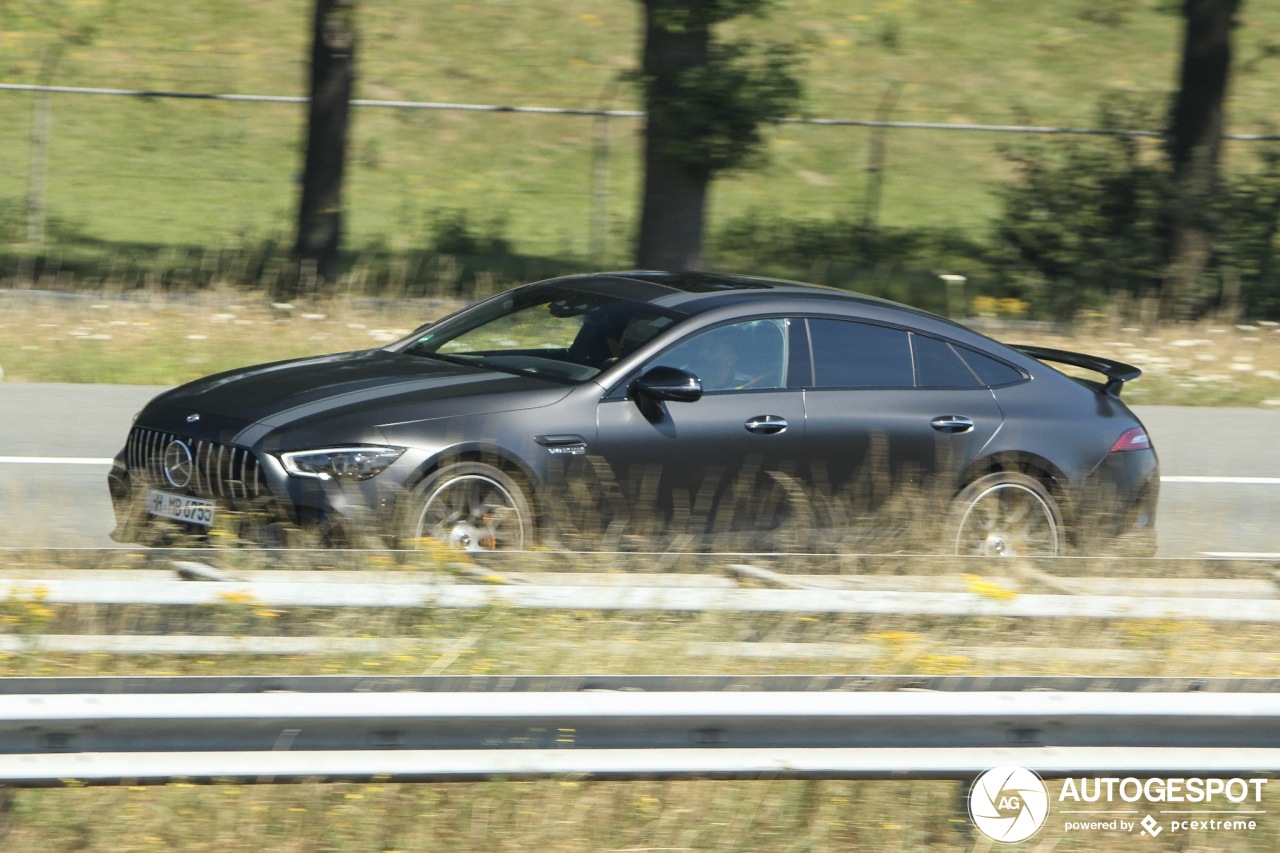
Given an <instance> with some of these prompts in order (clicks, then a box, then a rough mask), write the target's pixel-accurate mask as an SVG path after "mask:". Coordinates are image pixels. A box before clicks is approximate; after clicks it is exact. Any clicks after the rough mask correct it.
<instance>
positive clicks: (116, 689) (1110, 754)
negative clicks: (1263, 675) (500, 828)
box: [0, 676, 1280, 786]
mask: <svg viewBox="0 0 1280 853" xmlns="http://www.w3.org/2000/svg"><path fill="white" fill-rule="evenodd" d="M998 764H1018V765H1021V766H1027V767H1034V768H1035V769H1036V770H1037V772H1040V773H1041V774H1042V775H1045V776H1051V777H1052V776H1067V775H1077V774H1088V773H1093V772H1104V771H1105V772H1109V773H1116V772H1120V773H1128V774H1135V775H1143V774H1146V775H1153V774H1170V773H1182V772H1188V773H1196V774H1199V775H1214V774H1221V775H1227V774H1232V775H1234V774H1251V775H1259V774H1263V775H1266V774H1268V773H1269V772H1270V771H1272V770H1274V769H1276V768H1280V680H1276V679H1080V678H967V677H965V678H958V677H933V678H909V677H886V678H875V677H865V678H864V677H855V676H839V677H793V676H777V677H761V678H732V677H725V678H717V677H656V676H654V677H644V676H641V677H625V676H617V677H585V676H584V677H502V676H488V677H483V676H482V677H406V678H377V679H369V678H356V677H313V678H307V677H284V678H275V677H256V678H243V677H229V678H213V677H201V678H66V679H63V678H52V679H28V678H18V679H6V680H4V681H0V784H5V785H14V786H49V785H60V784H146V783H156V782H164V781H171V780H174V779H183V780H187V781H193V782H220V781H228V782H229V781H235V782H246V783H247V782H283V781H289V780H298V779H307V780H310V781H339V780H366V779H373V778H376V779H380V780H386V781H392V780H395V781H436V780H469V779H482V778H488V777H491V776H494V775H500V776H504V777H519V778H523V777H535V776H555V775H562V774H571V775H574V776H576V777H581V776H586V777H592V778H610V779H632V778H655V777H656V778H666V777H688V776H693V777H715V778H761V777H767V778H869V779H875V778H954V779H968V778H972V777H973V776H975V775H976V774H978V773H980V772H982V771H983V770H985V769H987V768H989V767H992V766H995V765H998Z"/></svg>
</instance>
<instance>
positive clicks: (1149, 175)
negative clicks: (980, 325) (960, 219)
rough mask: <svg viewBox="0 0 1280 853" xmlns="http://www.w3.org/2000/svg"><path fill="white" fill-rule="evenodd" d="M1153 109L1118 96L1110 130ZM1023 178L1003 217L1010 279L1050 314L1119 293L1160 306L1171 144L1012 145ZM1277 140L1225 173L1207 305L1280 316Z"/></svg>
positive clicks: (1207, 213)
mask: <svg viewBox="0 0 1280 853" xmlns="http://www.w3.org/2000/svg"><path fill="white" fill-rule="evenodd" d="M1150 115H1151V111H1150V110H1145V111H1144V110H1140V109H1139V110H1137V111H1135V110H1134V109H1133V107H1132V105H1125V104H1119V103H1113V104H1109V105H1108V106H1106V107H1105V108H1104V110H1103V116H1102V124H1103V126H1104V127H1107V128H1111V129H1113V130H1118V129H1119V128H1121V127H1135V126H1141V124H1142V123H1143V122H1144V121H1147V120H1149V117H1150ZM1006 154H1007V156H1008V158H1009V159H1010V162H1011V163H1012V164H1013V166H1014V167H1015V169H1016V172H1017V174H1016V177H1015V179H1014V180H1013V181H1011V182H1010V183H1009V184H1008V185H1006V186H1005V188H1004V190H1003V192H1002V202H1003V212H1002V215H1001V217H1000V219H999V220H998V222H997V224H996V239H997V254H996V258H997V269H998V274H999V276H1000V278H1001V282H1002V284H1003V286H1004V287H1005V288H1006V289H1008V290H1009V291H1010V292H1012V293H1014V294H1017V295H1019V296H1022V297H1024V298H1027V299H1029V300H1030V301H1031V302H1032V303H1033V304H1035V305H1036V307H1037V310H1038V311H1039V312H1040V313H1041V314H1043V315H1045V316H1051V317H1055V318H1060V319H1070V318H1071V317H1072V316H1074V315H1075V314H1076V313H1077V312H1079V311H1082V310H1089V309H1096V310H1101V309H1106V308H1108V307H1110V306H1112V305H1114V304H1115V302H1114V300H1115V298H1116V297H1117V296H1123V297H1125V298H1126V299H1129V300H1132V301H1135V302H1137V301H1143V300H1149V301H1151V302H1158V301H1159V300H1160V298H1161V296H1162V295H1163V292H1164V291H1163V289H1164V288H1165V287H1167V286H1168V283H1167V266H1166V261H1165V258H1166V254H1165V242H1164V233H1165V231H1164V229H1165V227H1166V223H1168V222H1169V221H1170V220H1171V218H1172V211H1173V209H1174V208H1176V207H1177V206H1178V205H1179V204H1181V200H1180V199H1181V195H1180V194H1179V193H1178V192H1177V190H1176V186H1175V182H1174V175H1173V164H1172V162H1171V161H1170V157H1169V154H1168V151H1167V149H1166V148H1165V147H1164V146H1162V145H1160V144H1158V143H1157V142H1156V141H1154V140H1149V139H1141V138H1135V137H1133V136H1125V135H1118V134H1117V135H1114V136H1104V137H1074V138H1071V139H1066V140H1063V139H1054V140H1050V141H1041V142H1039V143H1033V144H1030V145H1024V146H1020V147H1016V148H1009V149H1006ZM1278 217H1280V148H1276V147H1272V148H1268V149H1264V150H1263V153H1262V156H1261V158H1260V159H1259V162H1258V164H1257V165H1256V167H1255V168H1254V169H1253V170H1252V171H1250V172H1248V173H1247V174H1241V175H1236V176H1233V177H1231V178H1226V179H1223V181H1222V185H1221V188H1220V191H1219V192H1218V193H1217V195H1216V196H1215V199H1214V201H1213V202H1212V203H1210V204H1209V205H1208V206H1207V207H1206V208H1205V209H1204V210H1203V211H1202V215H1201V217H1200V220H1201V221H1202V222H1203V223H1204V227H1205V228H1206V233H1207V236H1208V239H1209V241H1210V243H1211V245H1213V246H1214V251H1213V252H1212V254H1211V255H1210V256H1209V258H1208V259H1207V262H1206V266H1205V269H1204V271H1203V273H1202V279H1203V281H1204V282H1205V283H1206V285H1207V286H1208V292H1207V293H1205V294H1203V298H1202V303H1201V313H1205V312H1208V311H1212V310H1219V309H1224V308H1225V309H1229V310H1231V311H1233V312H1234V311H1236V310H1240V311H1242V312H1243V313H1245V314H1249V315H1252V316H1257V317H1268V316H1272V317H1273V316H1277V315H1278V314H1280V293H1278V292H1277V286H1276V260H1277V257H1276V255H1277V245H1276V233H1277V227H1278V222H1280V219H1278Z"/></svg>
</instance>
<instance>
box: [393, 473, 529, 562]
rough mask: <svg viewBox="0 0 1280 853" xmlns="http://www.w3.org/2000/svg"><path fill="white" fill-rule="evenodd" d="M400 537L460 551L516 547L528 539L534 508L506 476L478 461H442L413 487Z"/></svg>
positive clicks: (417, 544)
mask: <svg viewBox="0 0 1280 853" xmlns="http://www.w3.org/2000/svg"><path fill="white" fill-rule="evenodd" d="M407 515H408V517H407V519H406V522H405V524H404V527H403V537H404V538H405V539H406V540H407V542H406V544H407V545H408V546H409V547H421V545H422V544H423V541H424V540H429V539H434V540H436V541H438V542H443V543H444V544H446V545H448V546H450V547H453V548H458V549H460V550H463V551H520V550H523V549H524V548H525V543H526V542H527V541H529V540H531V539H532V534H533V526H532V525H533V513H532V512H531V511H530V508H529V501H528V499H527V498H526V497H525V495H524V490H523V489H522V488H521V487H520V484H519V483H517V482H516V481H515V480H514V479H513V478H512V477H511V476H509V475H508V474H506V473H504V472H503V471H500V470H498V469H497V468H494V467H493V466H491V465H485V464H483V463H480V462H459V463H456V464H453V465H447V466H445V467H443V468H441V469H440V470H439V471H437V472H435V473H434V474H432V475H431V476H430V477H428V478H427V479H426V480H424V481H423V482H422V483H421V484H420V485H419V486H418V487H417V488H416V489H414V491H413V495H412V497H411V499H410V501H409V512H408V514H407Z"/></svg>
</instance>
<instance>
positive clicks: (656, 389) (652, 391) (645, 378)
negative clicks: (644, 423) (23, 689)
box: [628, 365, 702, 421]
mask: <svg viewBox="0 0 1280 853" xmlns="http://www.w3.org/2000/svg"><path fill="white" fill-rule="evenodd" d="M628 390H629V391H630V393H631V398H632V399H633V400H635V401H636V404H637V405H638V406H639V407H640V411H641V412H642V413H643V414H644V416H645V417H646V418H648V419H649V420H651V421H652V420H657V419H658V418H659V417H661V416H662V409H661V407H660V406H659V405H658V404H659V403H660V402H663V401H670V402H673V403H693V402H695V401H697V400H700V399H702V380H701V379H699V378H698V377H696V376H694V375H693V374H692V373H690V372H689V371H687V370H681V369H680V368H678V367H667V366H665V365H658V366H657V367H651V368H649V369H648V370H646V371H645V372H644V373H643V374H641V375H640V377H639V378H637V379H636V380H635V381H633V382H632V383H631V385H630V387H629V388H628Z"/></svg>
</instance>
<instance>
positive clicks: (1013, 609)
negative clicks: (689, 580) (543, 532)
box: [0, 579, 1280, 622]
mask: <svg viewBox="0 0 1280 853" xmlns="http://www.w3.org/2000/svg"><path fill="white" fill-rule="evenodd" d="M6 598H9V599H18V600H21V599H39V600H40V601H43V602H45V603H48V604H104V605H127V604H139V605H162V606H197V605H205V606H207V605H217V604H226V603H229V602H241V603H243V602H252V603H254V604H260V605H263V606H266V607H377V608H406V607H448V608H489V607H495V606H504V607H514V608H533V609H564V610H629V611H683V612H711V611H721V612H744V613H747V612H751V613H846V614H893V615H902V616H948V617H972V616H1004V617H1016V618H1039V619H1046V618H1077V619H1079V618H1085V619H1196V620H1203V621H1208V622H1276V621H1280V599H1274V598H1273V599H1261V600H1254V599H1247V598H1191V597H1181V596H1158V595H1149V596H1133V595H1097V594H1081V595H1074V594H1041V593H1031V594H1027V593H1017V592H1015V591H1013V590H1008V589H1004V588H1001V587H998V586H996V585H991V584H988V585H986V586H984V587H983V588H981V589H980V590H978V591H975V592H933V591H921V590H908V591H894V590H857V589H833V588H822V589H746V588H737V587H735V588H696V587H688V586H681V587H672V586H646V587H637V586H627V587H620V586H611V587H606V586H599V585H578V584H548V585H542V584H476V583H457V582H431V583H403V582H401V583H359V582H330V581H322V580H315V581H279V582H276V581H226V582H217V583H192V582H189V581H183V580H170V581H163V580H147V581H130V580H101V581H95V580H64V579H38V580H36V579H32V580H21V579H7V580H4V579H0V600H3V599H6Z"/></svg>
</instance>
